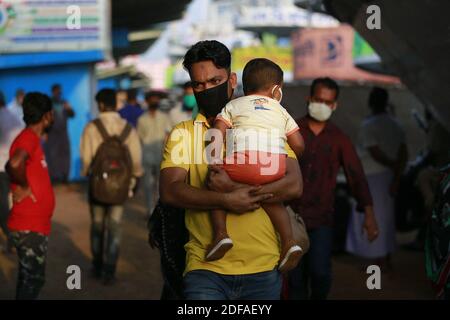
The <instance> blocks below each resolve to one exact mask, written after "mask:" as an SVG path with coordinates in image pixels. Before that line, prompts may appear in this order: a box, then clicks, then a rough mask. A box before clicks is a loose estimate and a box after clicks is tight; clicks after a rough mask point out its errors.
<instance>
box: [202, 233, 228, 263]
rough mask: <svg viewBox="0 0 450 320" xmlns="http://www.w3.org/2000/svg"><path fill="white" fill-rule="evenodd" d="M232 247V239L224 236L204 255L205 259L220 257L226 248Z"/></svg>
mask: <svg viewBox="0 0 450 320" xmlns="http://www.w3.org/2000/svg"><path fill="white" fill-rule="evenodd" d="M232 247H233V240H231V239H230V238H224V239H222V240H220V241H219V242H218V243H217V244H216V245H215V246H214V247H213V248H212V249H211V251H209V253H208V254H207V255H206V258H205V260H206V261H214V260H219V259H221V258H222V257H223V256H224V255H225V253H227V251H228V250H230V249H231V248H232Z"/></svg>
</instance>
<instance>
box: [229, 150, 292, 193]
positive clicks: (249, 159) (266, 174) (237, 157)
mask: <svg viewBox="0 0 450 320" xmlns="http://www.w3.org/2000/svg"><path fill="white" fill-rule="evenodd" d="M286 157H287V156H286V155H285V154H277V153H269V152H261V151H245V152H235V153H233V154H232V155H231V156H229V157H227V158H225V160H224V164H223V165H222V167H223V168H224V170H225V171H226V172H227V173H228V175H229V176H230V178H231V179H232V180H233V181H236V182H240V183H245V184H250V185H261V184H266V183H269V182H273V181H276V180H278V179H281V178H282V177H284V175H285V174H286Z"/></svg>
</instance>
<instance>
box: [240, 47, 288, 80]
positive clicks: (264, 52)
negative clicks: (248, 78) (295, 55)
mask: <svg viewBox="0 0 450 320" xmlns="http://www.w3.org/2000/svg"><path fill="white" fill-rule="evenodd" d="M232 56H233V59H232V61H231V63H232V65H231V69H232V70H233V71H235V72H238V73H240V72H242V71H243V70H244V67H245V65H246V64H247V62H249V61H250V60H252V59H255V58H266V59H269V60H272V61H273V62H275V63H276V64H278V65H279V66H280V68H281V69H282V70H283V72H284V74H285V77H284V81H286V82H288V81H291V80H292V69H293V61H292V48H291V47H278V46H258V47H244V48H235V49H233V54H232Z"/></svg>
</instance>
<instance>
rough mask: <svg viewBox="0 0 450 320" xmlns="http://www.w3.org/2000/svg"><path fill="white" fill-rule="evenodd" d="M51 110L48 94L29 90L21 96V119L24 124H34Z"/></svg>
mask: <svg viewBox="0 0 450 320" xmlns="http://www.w3.org/2000/svg"><path fill="white" fill-rule="evenodd" d="M51 110H52V101H51V100H50V98H49V96H47V95H46V94H43V93H40V92H29V93H27V94H26V95H25V97H24V98H23V121H24V122H25V124H26V125H27V126H28V125H31V124H36V123H38V122H39V121H41V120H42V117H43V116H44V115H45V114H46V113H47V112H49V111H51Z"/></svg>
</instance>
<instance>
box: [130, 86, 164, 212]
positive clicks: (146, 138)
mask: <svg viewBox="0 0 450 320" xmlns="http://www.w3.org/2000/svg"><path fill="white" fill-rule="evenodd" d="M162 98H163V95H162V93H161V92H157V91H150V92H148V93H147V94H146V95H145V100H146V102H147V105H148V111H146V112H144V113H143V114H142V115H141V116H140V117H139V119H138V122H137V128H136V129H137V133H138V135H139V138H140V140H141V144H142V165H143V166H144V171H145V175H144V192H145V198H146V205H147V210H148V215H149V216H150V215H151V212H152V211H153V209H154V207H155V205H156V199H157V198H158V185H159V184H158V180H159V171H160V168H159V167H160V164H161V160H162V155H163V149H164V143H165V140H166V136H167V134H168V133H169V132H170V130H171V128H172V126H171V123H170V119H169V117H168V116H167V114H165V113H164V112H162V111H160V110H159V107H160V102H161V99H162Z"/></svg>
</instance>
